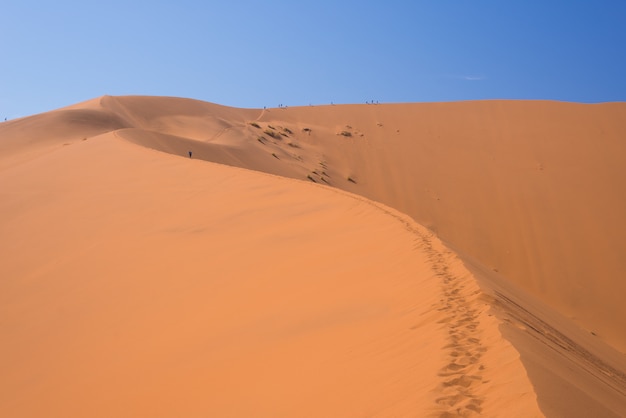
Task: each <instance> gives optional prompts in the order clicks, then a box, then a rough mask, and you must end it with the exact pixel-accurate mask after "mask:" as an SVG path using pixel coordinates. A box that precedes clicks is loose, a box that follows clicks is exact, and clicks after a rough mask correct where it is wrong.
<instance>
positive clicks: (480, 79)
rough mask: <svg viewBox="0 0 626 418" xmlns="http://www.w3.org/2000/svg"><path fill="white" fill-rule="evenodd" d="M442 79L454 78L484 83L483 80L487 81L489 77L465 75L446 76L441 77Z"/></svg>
mask: <svg viewBox="0 0 626 418" xmlns="http://www.w3.org/2000/svg"><path fill="white" fill-rule="evenodd" d="M440 77H442V78H452V79H455V80H466V81H482V80H486V79H487V77H486V76H484V75H474V74H464V75H458V74H454V75H453V74H444V75H441V76H440Z"/></svg>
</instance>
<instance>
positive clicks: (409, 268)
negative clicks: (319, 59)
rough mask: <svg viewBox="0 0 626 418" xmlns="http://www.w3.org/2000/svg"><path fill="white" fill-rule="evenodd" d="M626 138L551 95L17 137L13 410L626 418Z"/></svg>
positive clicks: (1, 216)
mask: <svg viewBox="0 0 626 418" xmlns="http://www.w3.org/2000/svg"><path fill="white" fill-rule="evenodd" d="M253 122H254V123H255V124H256V125H258V127H256V126H253V125H252V124H251V123H253ZM624 137H626V105H624V104H605V105H577V104H569V103H550V102H501V101H491V102H467V103H443V104H407V105H358V106H357V105H353V106H323V107H302V108H288V109H269V110H266V111H260V110H244V109H233V108H226V107H222V106H218V105H213V104H209V103H202V102H197V101H192V100H185V99H174V98H150V97H119V98H116V97H108V96H105V97H103V98H100V99H94V100H92V101H89V102H85V103H81V104H78V105H74V106H70V107H68V108H65V109H61V110H58V111H54V112H48V113H46V114H42V115H36V116H33V117H30V118H23V119H20V120H15V121H10V122H5V123H3V124H0V194H1V196H2V199H1V200H0V237H1V238H0V253H2V254H3V262H2V263H0V277H2V281H0V310H1V311H0V312H2V316H1V317H2V319H3V320H2V321H0V336H2V339H3V341H8V343H6V344H3V345H2V347H1V348H0V369H1V370H3V373H2V375H1V376H0V416H14V417H22V416H23V417H26V416H65V417H68V416H370V415H371V416H441V417H443V416H456V415H459V414H461V415H463V414H464V415H463V416H473V415H477V416H478V415H483V416H520V417H526V416H540V415H541V414H542V412H543V413H544V414H546V416H589V415H590V414H591V415H593V414H595V415H602V416H620V414H622V413H623V412H624V411H626V400H625V398H626V389H625V388H626V377H625V374H624V373H625V372H626V366H625V365H626V361H625V359H624V354H623V353H620V352H619V350H621V351H622V352H623V351H625V347H626V335H625V333H624V331H623V330H624V329H626V328H624V325H625V320H626V308H625V307H624V304H622V303H621V301H620V297H621V295H622V294H623V293H624V290H626V287H625V285H624V283H623V281H622V280H621V279H620V275H621V274H623V272H624V271H626V269H625V267H626V265H624V260H623V258H622V257H621V254H623V253H624V251H623V250H624V245H623V243H622V242H621V240H620V238H621V237H622V236H624V233H626V226H625V224H626V223H624V222H623V215H622V214H623V213H626V199H624V198H623V196H622V194H620V193H619V192H618V190H619V188H620V186H622V185H623V184H624V183H625V180H626V169H625V168H624V167H626V166H625V165H624V164H623V157H624V155H626V153H625V152H624V151H626V149H625V148H626V144H625V143H624V141H622V140H621V139H622V138H624ZM137 145H140V146H137ZM146 148H151V149H146ZM154 150H158V151H165V152H166V153H162V152H156V151H154ZM188 151H193V158H192V159H191V160H190V159H189V158H188V157H187V152H188ZM167 153H169V154H174V155H168V154H167ZM181 157H182V158H181ZM198 160H206V161H212V162H217V163H220V164H222V165H215V164H211V163H207V162H206V161H198ZM224 164H225V165H230V166H239V167H242V168H248V169H253V170H257V171H263V172H266V173H271V174H277V175H280V176H283V177H291V178H295V179H300V180H304V181H306V182H308V183H310V184H307V183H306V182H303V181H294V180H289V179H284V178H280V177H274V176H267V175H262V174H259V173H253V172H250V171H245V170H240V169H236V168H232V167H225V166H224ZM312 181H313V182H315V183H318V184H317V185H315V184H312ZM320 184H321V185H323V186H320ZM326 186H332V187H334V188H332V187H326ZM339 190H345V191H348V192H352V193H356V194H355V195H353V194H347V193H345V192H343V191H339ZM361 196H362V197H361ZM365 198H368V199H373V200H374V201H378V202H381V203H374V202H372V201H369V200H366V199H365ZM383 204H386V205H388V206H389V207H387V206H383ZM390 207H392V208H394V209H391V208H390ZM396 210H397V211H399V212H396ZM402 213H406V214H407V215H409V216H411V217H412V218H413V219H415V220H416V221H418V222H420V223H422V224H423V225H425V226H427V227H428V228H430V230H431V231H434V232H435V233H436V234H437V235H438V236H439V237H440V238H442V239H443V240H445V241H446V242H447V243H448V245H449V246H450V247H451V248H454V249H455V251H456V252H457V253H459V254H460V255H461V257H462V258H463V260H464V263H465V265H464V264H462V263H461V261H460V260H459V259H458V258H457V257H456V256H455V255H454V254H453V253H452V252H451V251H450V250H448V249H447V248H446V247H444V246H443V245H442V244H441V243H440V241H439V240H438V239H437V238H436V237H435V236H434V235H433V233H432V232H430V231H429V230H427V229H425V228H423V227H422V226H420V225H418V224H416V223H414V222H413V221H412V220H411V219H410V218H408V217H406V216H405V215H403V214H402ZM465 266H467V267H468V268H469V269H471V271H472V273H470V271H469V270H467V268H466V267H465ZM474 277H477V278H478V279H479V280H480V284H481V286H482V290H480V289H479V288H478V285H477V282H476V279H475V278H474ZM493 314H496V316H497V317H498V318H499V319H496V317H494V316H492V315H493ZM591 332H593V334H591ZM511 343H513V345H511ZM519 353H521V356H522V357H521V360H522V361H520V359H519V355H520V354H519ZM529 378H530V380H529ZM564 397H566V398H567V399H568V400H567V401H563V400H562V399H563V398H564ZM572 397H573V398H572ZM570 398H572V399H570ZM537 402H538V403H539V407H541V411H542V412H540V411H539V409H538V407H537Z"/></svg>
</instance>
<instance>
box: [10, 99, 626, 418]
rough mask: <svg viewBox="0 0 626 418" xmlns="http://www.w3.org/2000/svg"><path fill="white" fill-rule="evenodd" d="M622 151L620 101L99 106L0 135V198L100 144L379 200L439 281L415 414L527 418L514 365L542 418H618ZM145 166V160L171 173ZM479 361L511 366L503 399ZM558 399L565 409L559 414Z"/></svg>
mask: <svg viewBox="0 0 626 418" xmlns="http://www.w3.org/2000/svg"><path fill="white" fill-rule="evenodd" d="M624 137H626V104H624V103H606V104H598V105H583V104H575V103H557V102H541V101H539V102H537V101H534V102H533V101H522V102H520V101H482V102H462V103H430V104H427V103H424V104H397V105H342V106H309V107H289V108H280V109H263V110H261V109H236V108H230V107H225V106H219V105H215V104H211V103H204V102H199V101H194V100H189V99H179V98H164V97H160V98H159V97H157V98H155V97H138V96H127V97H111V96H103V97H101V98H98V99H94V100H91V101H88V102H84V103H81V104H77V105H73V106H70V107H67V108H64V109H59V110H58V111H54V112H48V113H46V114H42V115H35V116H32V117H29V118H23V119H19V120H15V121H10V122H5V123H3V124H1V125H0V138H2V139H3V140H2V141H0V152H1V154H0V155H2V158H0V176H2V178H3V182H4V184H7V185H11V184H14V182H17V181H18V180H17V179H18V178H19V176H17V177H16V174H15V173H18V172H19V171H20V170H23V169H24V167H37V168H36V170H39V168H38V167H40V166H41V167H45V166H46V164H48V161H50V159H54V158H69V157H62V156H68V155H70V154H71V153H73V152H74V151H73V149H74V148H76V149H89V147H91V146H94V145H93V144H97V143H100V142H102V143H106V144H109V143H115V144H118V145H116V146H120V147H121V145H119V144H122V143H123V142H119V140H120V139H121V140H124V141H126V142H130V143H132V144H135V145H140V146H141V147H143V148H149V149H152V150H157V151H161V152H165V153H168V154H172V155H175V156H178V157H183V158H186V159H187V160H189V158H190V157H191V159H192V160H205V161H210V162H216V163H220V164H222V165H228V166H234V167H241V168H246V169H251V170H256V171H261V172H265V173H269V174H275V175H278V176H282V177H288V178H293V179H299V180H305V181H308V182H313V183H317V184H321V185H325V186H332V187H334V188H336V189H340V190H344V191H347V192H350V193H354V194H356V195H360V196H363V197H364V198H367V199H372V200H373V201H376V202H381V203H382V204H385V205H387V206H389V207H391V208H393V210H388V209H381V210H383V211H387V212H388V213H387V214H388V215H392V212H393V213H395V212H394V210H397V211H399V212H400V213H405V214H407V215H408V216H410V217H411V218H412V219H414V220H415V221H417V222H418V223H419V224H422V225H424V226H426V227H427V228H428V229H429V230H430V231H432V232H429V231H427V230H425V229H423V230H422V229H421V227H415V231H413V230H411V228H413V227H411V228H409V229H410V230H411V231H412V232H411V234H412V235H413V236H414V237H415V243H416V244H415V245H416V246H417V247H418V248H420V251H418V252H419V253H424V254H427V264H428V266H429V270H430V271H431V272H433V274H434V276H435V277H436V280H437V281H439V282H440V283H441V284H442V288H441V289H440V290H439V292H441V295H440V300H439V303H434V304H433V305H432V306H433V307H436V308H435V309H439V308H442V309H443V310H442V311H441V313H440V316H436V320H437V321H441V322H438V323H439V324H440V326H441V330H443V331H445V332H443V334H446V335H445V340H446V343H445V344H444V345H443V347H445V348H444V350H443V351H442V352H441V357H440V358H439V362H438V363H437V364H438V365H439V368H438V371H437V373H436V376H437V379H439V380H438V382H439V383H438V385H437V388H438V389H437V390H435V391H431V392H428V393H429V395H428V396H431V397H432V399H430V401H429V402H430V404H431V405H434V406H432V409H431V410H430V413H432V414H439V415H440V416H448V415H446V414H453V415H454V414H460V413H467V414H479V413H480V414H483V415H487V416H495V415H497V413H500V412H502V411H501V409H506V405H510V404H511V402H521V401H523V403H524V404H525V405H526V404H528V405H531V404H534V396H535V395H534V393H533V390H532V389H528V388H527V387H526V386H525V383H524V382H525V381H526V380H525V379H526V377H525V372H524V369H523V367H522V363H521V362H520V361H519V359H518V354H517V353H516V350H517V351H519V352H520V353H521V360H522V362H523V365H524V367H526V370H528V373H529V376H530V378H531V381H532V383H533V386H534V388H535V389H536V390H537V400H538V402H539V405H540V406H541V408H542V411H543V412H544V413H546V414H547V415H548V416H588V415H589V413H591V412H590V411H594V412H593V413H595V414H599V415H603V416H619V415H620V414H621V412H622V411H624V410H626V356H625V355H624V353H625V352H626V334H625V333H624V332H623V330H624V329H626V322H625V321H626V306H625V305H624V304H623V303H621V295H622V294H624V292H626V284H625V283H624V282H623V281H622V280H620V279H619V277H621V275H623V272H624V271H626V264H624V263H625V261H624V258H623V257H622V254H623V253H624V250H625V248H624V245H623V242H622V241H623V240H622V237H623V236H624V235H625V234H626V223H624V222H623V213H626V199H624V198H623V196H622V194H620V193H619V192H618V190H620V189H621V187H622V186H623V184H625V183H626V164H624V161H623V156H624V155H626V143H624V141H623V140H622V139H623V138H624ZM127 145H128V144H127ZM107 146H108V145H107ZM85 147H86V148H85ZM120 149H121V148H120ZM128 149H129V150H130V149H131V148H128ZM138 149H140V148H138ZM144 151H145V152H147V153H146V154H144V156H145V157H146V158H148V157H147V156H148V155H154V157H151V158H155V159H159V160H160V159H161V158H164V159H165V158H167V160H168V161H170V160H169V158H171V157H166V156H165V155H163V156H162V157H156V155H157V154H153V153H152V152H151V151H147V150H145V149H144ZM129 152H130V151H129ZM76 158H82V154H81V156H79V154H78V153H77V154H76ZM116 158H117V157H116ZM109 161H110V162H111V164H112V167H116V168H120V167H122V168H123V169H124V170H126V168H125V166H124V165H123V164H121V165H120V163H116V162H115V159H114V158H110V159H109ZM164 161H165V160H164ZM179 163H180V164H187V163H188V161H184V160H180V162H179ZM72 164H73V163H72ZM142 164H143V163H142ZM193 164H196V162H195V161H194V162H193ZM140 166H142V165H141V164H140ZM24 175H25V174H24ZM162 180H163V181H164V184H166V185H167V184H169V185H170V186H168V187H184V186H181V185H180V183H179V182H178V180H172V181H169V182H168V181H167V180H166V179H162ZM174 184H176V185H177V186H174ZM168 190H169V189H168ZM14 192H15V193H16V194H19V192H18V191H17V190H15V191H14ZM27 200H28V199H27ZM20 205H22V206H20ZM23 205H26V203H15V202H14V203H13V206H10V207H11V208H13V209H11V210H15V209H14V208H16V207H25V206H23ZM381 208H382V207H381ZM5 210H9V209H6V208H5ZM18 212H19V211H18ZM18 212H16V213H18ZM396 215H397V213H395V215H393V216H392V217H394V216H396ZM16 216H17V215H16ZM289 216H292V215H289ZM399 216H400V217H402V216H401V215H399ZM411 222H412V221H411ZM411 222H409V223H411ZM411 225H415V224H413V223H411ZM405 226H406V225H405ZM416 231H417V232H416ZM433 232H434V233H435V234H436V235H437V237H438V238H434V236H433V235H432V233H433ZM439 238H440V239H442V240H443V241H444V242H445V243H446V245H447V246H449V247H450V248H452V249H453V250H454V251H455V252H456V253H457V254H459V256H460V257H461V258H462V259H463V263H461V262H460V261H459V260H457V259H456V257H455V256H454V255H452V253H450V250H447V249H445V248H444V247H440V244H438V239H439ZM465 266H467V268H470V269H471V273H470V272H469V271H468V270H467V268H466V267H465ZM472 275H475V276H477V277H478V279H479V280H480V284H481V286H482V292H481V290H480V289H479V288H478V287H477V286H476V284H475V283H474V281H473V279H472V278H471V277H472ZM442 305H443V306H442ZM489 307H491V311H488V309H489ZM437 312H439V311H437ZM492 314H496V315H497V316H498V317H499V320H496V319H495V318H494V317H492V316H490V315H492ZM498 327H499V329H500V330H499V331H498V330H497V328H498ZM477 332H478V334H476V333H477ZM502 334H504V335H505V336H506V338H507V340H509V341H511V342H513V344H514V345H515V349H516V350H515V349H513V348H511V347H510V345H509V343H508V342H506V340H504V339H503V338H502ZM484 347H489V348H490V349H489V350H487V351H485V352H484V353H483V352H482V351H481V350H482V348H484ZM493 347H501V348H502V351H500V349H491V348H493ZM505 347H508V348H505ZM440 348H441V347H440ZM509 349H510V351H508V350H509ZM498 353H506V354H502V355H500V354H498ZM490 356H491V357H490ZM489 364H492V365H493V364H497V365H498V366H497V367H496V369H499V370H502V371H504V370H507V368H508V369H510V371H511V376H512V381H514V382H516V383H512V384H510V385H511V387H512V388H513V389H510V392H507V390H509V389H506V387H507V385H506V384H502V385H501V386H500V383H497V382H498V381H500V382H501V379H502V377H503V376H502V373H495V372H493V370H494V368H493V367H488V366H489ZM481 366H484V368H483V369H481ZM489 373H494V374H493V378H491V377H490V376H489ZM513 377H514V378H513ZM498 379H500V380H498ZM429 382H430V383H432V381H430V380H429ZM485 382H491V383H485ZM500 391H502V392H500ZM493 393H499V395H498V396H497V397H494V396H492V394H493ZM516 397H517V398H516ZM564 397H565V398H575V399H576V402H571V403H569V404H565V403H563V402H561V401H559V399H561V398H564ZM514 399H517V401H514ZM424 402H425V400H424V399H420V400H419V402H418V403H419V404H420V405H424V404H425V403H424ZM459 408H460V409H459ZM408 410H409V409H398V410H397V411H408ZM531 410H532V408H531V409H529V410H526V415H524V414H521V415H520V416H533V414H535V412H536V411H534V410H532V412H530V411H531ZM387 411H388V412H389V411H391V410H387ZM463 411H464V412H463ZM498 411H499V412H498ZM537 413H538V412H537ZM383 415H384V414H383ZM453 415H449V416H453ZM506 416H510V410H509V411H507V415H506Z"/></svg>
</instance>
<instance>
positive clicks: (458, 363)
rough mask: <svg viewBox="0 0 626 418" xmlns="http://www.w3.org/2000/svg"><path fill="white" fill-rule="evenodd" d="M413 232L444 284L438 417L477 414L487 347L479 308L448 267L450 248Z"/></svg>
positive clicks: (483, 381) (482, 400)
mask: <svg viewBox="0 0 626 418" xmlns="http://www.w3.org/2000/svg"><path fill="white" fill-rule="evenodd" d="M416 232H417V235H418V236H419V237H420V238H421V247H422V249H423V250H424V251H426V253H427V254H428V259H429V261H430V263H431V266H432V268H433V270H434V271H435V274H436V275H437V276H438V277H439V278H441V281H442V286H443V295H444V298H443V299H442V300H441V303H442V304H443V306H439V307H438V308H437V309H438V310H440V311H442V312H444V313H445V314H446V316H445V317H444V318H443V319H441V320H440V321H439V322H440V323H442V324H445V325H446V326H447V330H448V335H449V343H448V344H447V345H446V346H445V347H444V349H445V350H446V351H447V355H448V361H447V364H446V365H445V366H444V367H443V368H442V369H441V370H440V371H439V376H440V377H441V379H442V381H441V383H440V387H439V390H440V392H441V393H442V395H443V396H440V397H439V398H437V399H436V402H437V404H438V405H439V406H440V407H441V408H442V409H443V411H442V412H441V414H440V415H439V417H440V418H448V417H471V416H477V415H480V413H481V412H482V404H483V402H484V398H483V397H481V396H479V395H478V394H477V393H476V388H477V387H478V386H479V385H482V384H483V383H487V382H486V381H485V380H484V379H483V370H484V369H485V366H484V365H483V364H482V363H481V357H482V355H483V353H484V352H485V351H486V348H485V347H484V346H483V345H482V343H481V340H480V332H479V331H478V326H479V320H478V315H479V311H478V309H477V308H473V307H472V305H471V304H470V302H468V300H467V299H466V294H467V293H468V291H467V290H466V289H465V286H464V284H463V280H462V279H461V278H460V277H457V276H456V275H455V274H454V273H453V272H452V271H450V260H451V259H452V258H453V255H452V254H451V253H450V252H449V251H446V250H443V251H439V250H437V249H435V248H434V247H433V245H432V243H431V240H430V238H429V237H428V236H426V235H425V234H422V233H420V232H419V231H416Z"/></svg>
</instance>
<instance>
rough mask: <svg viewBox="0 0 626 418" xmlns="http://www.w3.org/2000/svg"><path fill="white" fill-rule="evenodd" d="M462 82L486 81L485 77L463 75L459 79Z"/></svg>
mask: <svg viewBox="0 0 626 418" xmlns="http://www.w3.org/2000/svg"><path fill="white" fill-rule="evenodd" d="M461 78H462V79H463V80H467V81H480V80H486V79H487V77H485V76H482V75H464V76H462V77H461Z"/></svg>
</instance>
